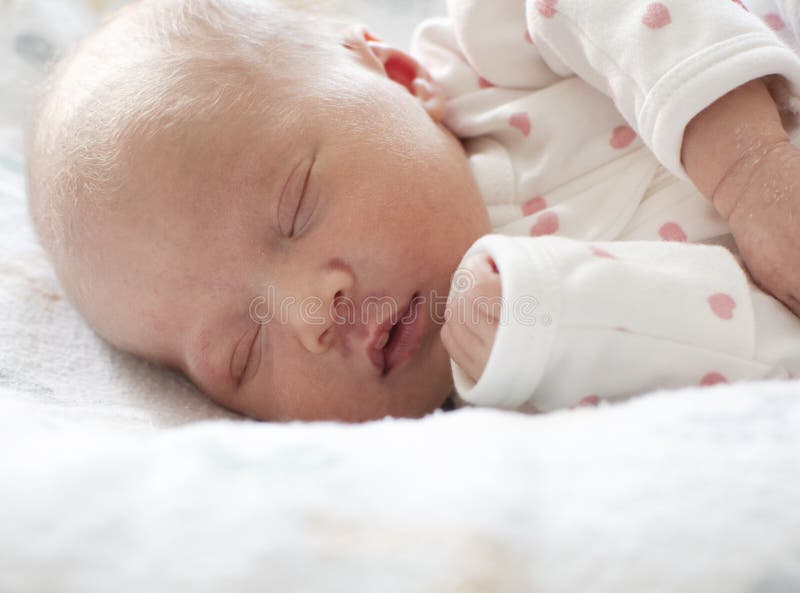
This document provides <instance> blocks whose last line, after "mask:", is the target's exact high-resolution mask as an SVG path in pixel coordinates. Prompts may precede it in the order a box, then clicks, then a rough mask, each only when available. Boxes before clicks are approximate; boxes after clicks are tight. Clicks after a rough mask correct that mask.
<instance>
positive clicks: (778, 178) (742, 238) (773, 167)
mask: <svg viewBox="0 0 800 593" xmlns="http://www.w3.org/2000/svg"><path fill="white" fill-rule="evenodd" d="M759 156H760V158H753V159H748V160H747V161H743V163H742V164H741V165H740V167H739V170H738V171H734V172H732V173H731V174H730V175H729V178H730V179H726V180H725V181H726V182H727V183H723V184H720V188H719V190H721V191H722V192H723V195H722V196H721V197H722V198H723V199H729V202H728V203H730V204H731V209H730V211H729V212H728V213H726V212H722V214H723V216H725V217H726V218H728V224H729V225H730V228H731V232H732V233H733V236H734V238H735V239H736V244H737V246H738V247H739V252H740V253H741V255H742V258H743V259H744V263H745V265H746V266H747V270H748V271H749V273H750V275H751V276H752V278H753V281H754V282H755V283H756V284H758V285H759V286H760V287H761V288H762V289H763V290H765V291H767V292H769V293H771V294H772V295H774V296H775V297H776V298H778V299H780V300H781V301H782V302H783V303H784V304H785V305H786V306H787V307H788V308H789V309H791V310H792V311H793V312H794V313H795V315H798V316H800V149H798V148H797V147H795V146H794V145H792V144H790V143H789V142H788V141H786V142H781V143H777V144H775V145H774V146H772V147H770V148H769V150H768V151H767V152H766V154H764V155H763V156H761V155H759Z"/></svg>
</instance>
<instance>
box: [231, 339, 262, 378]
mask: <svg viewBox="0 0 800 593" xmlns="http://www.w3.org/2000/svg"><path fill="white" fill-rule="evenodd" d="M259 329H260V328H259ZM259 329H257V330H256V331H255V334H254V335H253V337H252V339H250V340H248V339H247V336H246V335H245V336H244V337H243V338H242V339H241V340H240V341H239V343H238V344H237V346H236V350H235V351H234V353H233V356H232V357H231V376H232V377H233V380H234V381H236V383H237V385H241V383H242V379H244V377H245V375H246V374H247V370H248V368H249V367H250V359H251V358H252V357H253V348H254V347H255V343H256V339H257V338H258V335H259Z"/></svg>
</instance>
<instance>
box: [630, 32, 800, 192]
mask: <svg viewBox="0 0 800 593" xmlns="http://www.w3.org/2000/svg"><path fill="white" fill-rule="evenodd" d="M773 74H777V75H780V76H782V77H784V78H785V80H786V82H787V83H788V86H789V89H790V91H791V93H793V94H795V95H797V94H800V58H798V56H797V55H795V54H794V52H793V51H792V50H791V49H790V48H788V47H787V46H785V45H783V44H781V43H779V42H778V41H776V39H775V37H774V36H772V35H770V34H768V33H749V34H746V35H740V36H738V37H736V38H734V39H730V40H727V41H725V42H723V43H718V44H716V45H713V46H711V47H709V48H708V49H707V50H705V51H703V52H701V53H699V54H695V55H693V56H692V57H691V58H690V59H688V60H685V61H684V62H682V63H680V64H678V65H677V66H676V67H674V68H672V69H671V70H670V71H669V72H667V74H665V75H664V76H663V77H661V79H660V80H659V81H658V82H657V83H656V84H655V85H654V86H653V88H652V90H651V91H650V93H649V94H648V96H647V98H646V100H645V102H644V104H643V105H642V108H641V111H640V113H639V122H638V124H639V129H640V131H641V135H642V137H643V138H650V139H651V150H652V151H653V153H654V154H655V155H656V158H658V160H659V161H660V162H661V163H662V164H663V165H664V167H665V168H667V169H668V170H669V171H670V172H671V173H673V174H674V175H676V176H677V177H679V178H681V179H683V180H684V181H687V182H689V183H691V179H690V178H689V176H688V175H687V174H686V170H685V169H684V167H683V165H682V164H681V146H682V144H683V132H684V130H685V128H686V126H687V125H688V124H689V122H690V121H691V120H692V118H693V117H694V116H695V115H697V114H698V113H700V112H701V111H702V110H703V109H705V108H706V107H708V106H709V105H711V104H712V103H713V102H714V101H716V100H717V99H719V98H720V97H722V96H724V95H725V94H726V93H728V92H730V91H732V90H734V89H735V88H737V87H739V86H741V85H743V84H746V83H747V82H750V81H751V80H755V79H758V78H762V77H766V76H769V75H773ZM773 98H776V97H775V95H773ZM779 108H782V109H783V110H786V109H787V106H786V105H779Z"/></svg>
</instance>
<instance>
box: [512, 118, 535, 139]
mask: <svg viewBox="0 0 800 593" xmlns="http://www.w3.org/2000/svg"><path fill="white" fill-rule="evenodd" d="M508 123H509V125H510V126H511V127H512V128H517V129H518V130H519V131H520V132H522V135H523V136H525V137H526V138H527V137H528V136H530V135H531V118H530V116H529V115H528V114H527V113H525V112H521V113H514V114H513V115H512V116H511V117H509V118H508Z"/></svg>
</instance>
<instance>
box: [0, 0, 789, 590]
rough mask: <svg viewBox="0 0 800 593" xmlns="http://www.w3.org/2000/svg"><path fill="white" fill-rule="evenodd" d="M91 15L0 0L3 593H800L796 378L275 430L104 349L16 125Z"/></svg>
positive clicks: (39, 1)
mask: <svg viewBox="0 0 800 593" xmlns="http://www.w3.org/2000/svg"><path fill="white" fill-rule="evenodd" d="M103 4H104V2H103V1H102V0H91V2H90V3H89V2H88V0H87V3H84V2H83V0H71V1H69V2H67V1H66V0H64V1H63V2H55V1H53V0H51V1H49V2H48V1H46V0H27V1H23V0H7V1H6V2H0V23H2V25H3V26H2V27H0V311H2V314H0V336H2V339H1V340H0V476H2V478H0V591H2V592H6V591H14V592H34V591H36V592H39V591H43V592H47V593H60V592H76V593H77V592H81V593H92V592H100V591H104V592H105V591H112V590H113V591H121V592H127V591H130V592H134V591H135V592H137V593H138V592H140V591H148V592H158V591H164V592H169V593H174V592H179V591H192V592H203V591H209V592H211V591H214V592H217V591H233V592H237V593H239V592H246V591H280V592H282V593H284V592H292V591H308V592H314V593H318V592H324V591H337V592H338V591H342V592H345V591H346V592H348V593H361V592H364V593H373V592H381V593H390V592H393V591H398V592H399V591H403V592H409V591H413V592H414V593H425V592H429V591H430V592H434V591H435V592H450V591H453V592H454V591H460V592H471V591H474V592H480V593H486V592H490V591H503V592H507V591H508V592H517V591H538V592H542V593H549V592H553V593H556V592H559V593H561V592H567V593H570V592H575V593H578V592H580V593H590V592H606V591H608V592H611V591H613V592H615V593H620V592H625V591H631V592H637V593H639V592H645V591H646V592H648V593H660V592H665V593H666V592H670V593H671V592H675V593H692V592H695V591H696V592H698V593H699V592H702V593H716V592H723V591H724V592H726V593H739V592H741V593H789V592H795V591H800V505H798V501H800V478H798V474H799V473H800V472H799V471H798V470H800V383H797V382H792V383H753V384H734V385H725V386H717V387H714V388H703V389H689V390H684V391H680V392H661V393H657V394H654V395H649V396H647V397H643V398H640V399H637V400H634V401H632V402H629V403H625V404H620V405H617V406H601V407H600V408H597V409H580V410H575V411H565V412H560V413H556V414H551V415H547V416H530V417H529V416H522V415H516V414H511V413H501V412H496V411H491V410H461V411H458V412H452V413H447V414H444V413H441V412H439V413H436V414H435V415H433V416H431V417H429V418H427V419H425V420H422V421H393V420H386V421H382V422H374V423H369V424H366V425H362V426H343V425H335V424H317V425H302V424H291V425H269V424H258V423H253V422H248V421H242V420H241V419H239V418H238V417H237V416H235V415H233V414H230V413H228V412H226V411H224V410H222V409H220V408H219V407H217V406H215V405H213V404H211V403H210V402H208V401H207V400H206V399H205V398H204V397H203V396H202V395H200V394H199V393H198V392H197V390H195V389H194V388H193V387H192V386H191V385H190V384H189V382H188V381H187V380H185V379H184V378H182V377H181V376H179V375H178V374H177V373H174V372H172V371H168V370H166V369H163V368H159V367H156V366H154V365H151V364H148V363H145V362H142V361H140V360H138V359H136V358H134V357H132V356H130V355H127V354H124V353H122V352H119V351H117V350H115V349H114V348H111V347H110V346H108V345H107V344H105V343H104V342H102V341H101V340H100V339H99V338H98V337H97V336H96V335H95V334H94V333H92V331H91V330H90V329H89V328H88V326H87V325H86V324H85V323H84V322H83V321H82V320H81V318H80V317H79V316H78V315H77V314H76V313H75V312H74V311H73V310H72V309H71V308H70V306H69V305H68V304H67V303H66V302H65V301H64V299H63V296H62V293H61V291H60V289H59V288H58V286H57V283H56V282H55V278H54V277H53V273H52V271H51V270H50V269H49V267H48V265H47V262H46V260H45V258H44V255H43V253H42V251H41V249H40V248H39V247H38V245H37V244H36V241H35V239H34V236H33V232H32V230H31V227H30V224H29V222H28V220H27V211H26V206H25V196H24V176H23V168H24V165H23V162H22V156H21V144H22V143H21V135H20V128H21V124H23V123H24V118H25V113H26V110H25V108H24V106H25V105H27V104H28V100H27V98H28V97H29V89H28V86H29V83H30V82H35V81H36V80H37V79H38V77H39V76H40V75H41V64H40V63H39V62H38V60H40V59H42V58H46V56H47V55H49V53H50V52H57V51H58V49H59V48H60V47H63V46H64V44H66V43H68V42H69V41H70V40H72V39H75V38H77V37H78V36H79V34H80V33H81V32H82V30H81V28H82V27H83V28H86V27H89V26H91V24H92V23H93V22H94V20H95V19H96V18H97V15H96V14H95V13H94V12H93V11H92V10H91V9H90V8H88V6H89V5H91V6H102V5H103ZM390 4H391V3H388V0H387V3H386V4H385V6H384V8H385V10H386V11H387V12H386V14H389V15H391V9H390V8H388V6H390ZM366 6H368V7H369V9H368V11H367V12H366V13H364V14H368V16H369V17H370V18H369V19H367V21H368V22H370V23H372V20H371V17H372V16H373V15H377V14H378V9H377V8H376V6H377V5H376V4H375V3H374V2H372V3H370V4H368V5H366ZM413 7H414V10H416V11H417V12H418V13H419V14H423V13H424V14H430V13H436V12H441V9H442V8H443V7H442V6H440V4H439V3H438V2H434V3H433V4H427V3H425V2H420V3H415V4H414V5H413ZM406 20H407V21H408V22H407V25H408V26H411V24H413V23H412V22H411V21H412V19H408V18H407V17H406ZM413 20H416V19H413ZM375 30H376V32H377V34H379V35H382V36H384V37H386V38H389V39H390V40H391V38H392V37H393V36H394V38H395V39H397V38H400V37H401V34H400V33H399V32H398V31H397V30H392V32H391V33H390V34H388V35H387V34H386V32H385V30H383V29H382V28H381V26H380V25H378V26H377V27H376V28H375ZM402 33H403V34H402V37H403V38H405V37H407V34H408V31H407V30H406V31H403V32H402ZM213 419H215V420H216V421H214V422H208V423H201V424H197V423H195V422H196V421H198V420H213ZM179 425H185V426H179Z"/></svg>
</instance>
